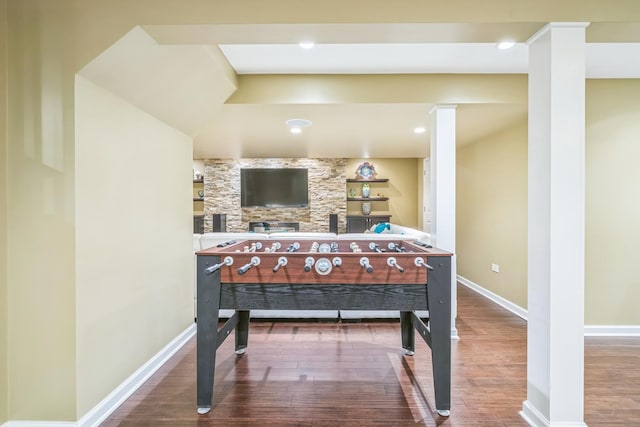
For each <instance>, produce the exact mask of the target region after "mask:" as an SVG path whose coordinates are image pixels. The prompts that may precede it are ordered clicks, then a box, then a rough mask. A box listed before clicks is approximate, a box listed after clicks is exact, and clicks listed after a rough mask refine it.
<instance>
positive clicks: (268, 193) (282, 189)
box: [240, 168, 309, 207]
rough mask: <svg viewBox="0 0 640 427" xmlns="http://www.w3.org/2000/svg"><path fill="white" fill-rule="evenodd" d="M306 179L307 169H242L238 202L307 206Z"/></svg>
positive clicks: (253, 204)
mask: <svg viewBox="0 0 640 427" xmlns="http://www.w3.org/2000/svg"><path fill="white" fill-rule="evenodd" d="M308 181H309V173H308V171H307V169H283V168H270V169H259V168H255V169H253V168H252V169H241V170H240V205H241V206H242V207H249V206H265V207H282V206H291V207H306V206H308V205H309V191H308V189H307V185H308Z"/></svg>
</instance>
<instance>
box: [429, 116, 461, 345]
mask: <svg viewBox="0 0 640 427" xmlns="http://www.w3.org/2000/svg"><path fill="white" fill-rule="evenodd" d="M429 116H430V126H429V128H430V130H431V154H430V159H431V235H432V244H433V246H435V247H438V248H440V249H444V250H446V251H449V252H451V253H453V254H454V256H453V258H452V259H451V337H452V338H458V329H457V328H456V316H457V312H458V303H457V299H458V292H457V288H456V277H457V270H456V256H455V253H456V106H455V105H437V106H435V107H434V108H432V109H431V111H430V112H429Z"/></svg>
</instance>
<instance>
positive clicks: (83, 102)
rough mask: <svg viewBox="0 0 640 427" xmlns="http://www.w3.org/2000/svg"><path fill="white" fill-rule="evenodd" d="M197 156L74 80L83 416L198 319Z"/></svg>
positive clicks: (141, 116)
mask: <svg viewBox="0 0 640 427" xmlns="http://www.w3.org/2000/svg"><path fill="white" fill-rule="evenodd" d="M191 151H192V145H191V138H190V137H188V136H186V135H184V134H182V133H180V132H178V131H176V130H175V129H173V128H171V127H169V126H167V125H166V124H164V123H162V122H160V121H158V120H157V119H155V118H153V117H151V116H149V115H148V114H146V113H144V112H143V111H140V110H138V109H137V108H135V107H132V106H131V105H130V104H127V103H126V102H124V101H123V100H121V99H120V98H117V97H115V96H113V95H111V94H110V93H108V92H106V91H104V90H103V89H101V88H99V87H97V86H95V85H94V84H93V83H91V82H89V81H87V80H85V79H84V78H82V77H80V76H78V77H77V79H76V194H77V199H76V218H77V220H76V235H77V238H76V242H77V243H76V248H77V267H76V269H77V273H76V289H77V291H76V292H77V295H76V310H77V317H76V319H77V320H76V321H77V327H76V329H77V352H76V354H77V396H78V397H77V402H78V403H77V404H78V416H79V417H81V416H82V415H83V414H84V413H86V412H87V411H88V410H90V409H91V408H92V407H93V406H95V405H96V404H97V403H98V402H99V401H100V400H101V399H103V398H104V397H105V396H106V395H107V394H108V393H109V392H111V391H112V390H113V389H115V388H116V387H117V386H118V385H119V384H120V383H121V382H123V381H124V380H125V379H126V378H127V377H128V376H130V375H131V374H132V373H133V372H134V371H135V370H136V369H138V368H139V367H140V366H142V365H143V364H144V363H145V362H146V361H148V360H149V359H150V358H151V357H152V356H153V355H154V354H155V353H157V352H158V351H159V350H160V349H161V348H162V347H163V346H165V345H166V344H167V343H168V342H169V341H171V340H172V339H173V338H175V337H176V336H177V335H178V334H179V333H180V332H182V331H183V330H185V328H187V327H188V326H189V325H190V324H191V323H193V287H192V286H191V285H190V284H192V283H193V259H192V254H191V251H190V248H191V245H192V238H191V227H192V222H191V203H190V199H191V191H192V190H191V175H192V172H191V170H192V159H191V155H192V153H191ZM180 200H182V201H183V203H180V202H179V201H180Z"/></svg>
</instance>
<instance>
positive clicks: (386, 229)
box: [372, 222, 391, 233]
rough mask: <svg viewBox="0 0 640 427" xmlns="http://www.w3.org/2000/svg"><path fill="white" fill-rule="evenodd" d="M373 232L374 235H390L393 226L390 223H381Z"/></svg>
mask: <svg viewBox="0 0 640 427" xmlns="http://www.w3.org/2000/svg"><path fill="white" fill-rule="evenodd" d="M372 231H373V232H374V233H390V232H391V224H389V223H388V222H379V223H377V224H376V225H374V226H373V227H372Z"/></svg>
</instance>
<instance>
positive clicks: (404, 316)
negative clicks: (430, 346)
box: [400, 311, 416, 356]
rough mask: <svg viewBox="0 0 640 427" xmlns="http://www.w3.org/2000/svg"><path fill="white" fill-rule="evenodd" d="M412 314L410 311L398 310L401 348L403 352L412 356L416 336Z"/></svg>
mask: <svg viewBox="0 0 640 427" xmlns="http://www.w3.org/2000/svg"><path fill="white" fill-rule="evenodd" d="M412 318H413V316H412V313H411V312H410V311H401V312H400V330H401V332H402V348H403V349H404V354H406V355H407V356H413V354H414V352H415V349H416V336H415V330H414V328H413V320H412Z"/></svg>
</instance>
